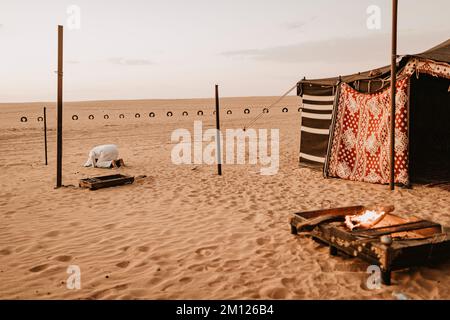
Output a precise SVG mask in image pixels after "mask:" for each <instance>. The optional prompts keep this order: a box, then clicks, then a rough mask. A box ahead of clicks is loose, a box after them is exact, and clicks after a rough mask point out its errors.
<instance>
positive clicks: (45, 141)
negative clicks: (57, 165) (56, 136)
mask: <svg viewBox="0 0 450 320" xmlns="http://www.w3.org/2000/svg"><path fill="white" fill-rule="evenodd" d="M44 149H45V165H48V157H47V108H46V107H44Z"/></svg>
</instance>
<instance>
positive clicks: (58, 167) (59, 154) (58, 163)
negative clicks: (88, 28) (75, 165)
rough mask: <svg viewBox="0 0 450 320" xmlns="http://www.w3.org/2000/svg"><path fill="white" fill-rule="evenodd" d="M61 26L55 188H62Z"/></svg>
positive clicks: (59, 32) (60, 29) (61, 30)
mask: <svg viewBox="0 0 450 320" xmlns="http://www.w3.org/2000/svg"><path fill="white" fill-rule="evenodd" d="M63 31H64V30H63V26H58V101H57V118H58V119H57V121H58V129H57V134H58V140H57V152H56V187H57V188H60V187H62V146H63V141H62V122H63V121H62V119H63V114H62V113H63Z"/></svg>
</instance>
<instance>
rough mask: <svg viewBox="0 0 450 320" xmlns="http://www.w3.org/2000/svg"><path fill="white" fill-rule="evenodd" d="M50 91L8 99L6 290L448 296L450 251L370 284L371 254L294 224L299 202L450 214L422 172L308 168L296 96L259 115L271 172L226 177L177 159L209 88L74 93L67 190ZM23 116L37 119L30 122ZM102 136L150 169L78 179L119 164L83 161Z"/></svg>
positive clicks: (30, 293) (48, 294)
mask: <svg viewBox="0 0 450 320" xmlns="http://www.w3.org/2000/svg"><path fill="white" fill-rule="evenodd" d="M271 101H273V98H270V97H263V98H226V99H223V100H222V103H221V105H222V113H221V117H222V126H223V128H239V127H242V125H243V124H245V123H246V122H247V121H249V120H250V119H252V118H253V117H254V116H256V114H258V113H259V112H260V111H261V110H262V109H263V107H265V106H268V105H269V104H270V102H271ZM43 105H44V104H8V105H5V104H3V105H0V115H1V117H0V150H1V151H2V152H1V153H0V168H1V171H0V190H1V191H0V218H1V220H2V223H1V224H0V298H2V299H17V298H24V299H33V298H39V299H56V298H58V299H380V298H383V299H395V293H399V292H401V293H403V294H405V295H406V296H407V297H409V298H412V299H448V298H450V268H449V267H450V264H449V263H444V264H439V265H436V266H427V267H420V268H411V269H406V270H401V271H398V272H394V273H393V285H392V286H390V287H386V286H383V287H382V289H380V290H369V289H368V288H367V287H366V285H365V283H366V279H367V277H368V274H367V273H366V269H367V266H368V265H367V264H365V263H363V262H361V261H360V260H355V259H349V258H344V257H336V258H332V259H330V258H329V255H328V249H327V248H326V247H323V246H321V245H319V244H317V243H315V242H314V241H312V240H310V239H308V238H302V237H294V236H292V235H291V234H290V232H289V225H288V222H287V221H288V217H289V215H290V214H291V213H293V212H296V211H300V210H310V209H318V208H323V207H329V206H343V205H356V204H371V203H374V204H380V203H381V204H394V205H395V206H396V212H397V213H398V214H399V215H403V216H410V215H415V216H418V217H421V218H425V219H430V220H434V221H437V222H440V223H442V224H444V225H450V216H449V214H448V212H449V209H450V202H449V192H448V191H445V190H441V189H438V188H432V189H431V188H425V187H423V186H415V187H414V188H413V189H397V190H396V191H395V192H390V191H389V190H388V188H387V187H386V186H380V185H371V184H365V183H354V182H346V181H343V180H337V179H329V180H324V179H323V178H322V174H321V173H320V172H316V171H312V170H310V169H306V168H299V167H298V164H297V162H298V161H297V156H298V148H299V116H298V112H297V109H298V101H297V98H296V97H288V99H287V100H285V102H284V103H282V104H281V107H284V106H286V107H288V109H289V112H287V113H283V112H282V111H281V107H276V108H274V109H272V110H270V113H269V114H266V115H264V116H263V117H262V118H261V119H260V120H259V121H258V122H256V124H255V126H256V127H257V128H258V127H259V128H269V129H270V128H279V129H280V130H281V131H280V132H281V134H280V142H281V146H280V148H281V149H280V155H281V159H280V171H279V173H278V174H277V175H274V176H261V175H260V174H259V173H258V169H259V167H258V166H252V165H248V164H247V165H225V166H224V175H223V176H222V177H218V176H216V174H215V173H216V171H215V170H216V168H215V167H214V166H207V165H184V166H183V165H182V166H176V165H174V164H172V162H171V161H170V153H171V149H172V147H173V144H172V143H171V141H170V135H171V132H172V131H173V130H174V129H176V128H187V129H190V130H192V126H193V121H194V120H203V121H204V126H205V127H213V125H214V117H213V115H212V112H213V110H214V109H213V105H214V104H213V101H212V100H208V99H198V100H163V101H109V102H107V101H105V102H80V103H75V102H74V103H66V104H65V110H64V139H65V141H64V171H63V183H64V184H65V185H66V187H64V188H61V189H57V190H55V189H54V185H55V172H56V169H55V167H56V166H55V159H56V154H55V152H56V144H55V141H56V135H55V134H56V132H55V108H54V104H47V107H48V112H49V114H48V120H49V160H50V163H49V166H44V165H43V161H44V154H43V135H42V122H38V121H37V118H38V117H39V116H40V115H41V109H42V106H43ZM245 108H249V109H250V111H251V112H250V114H249V115H245V114H244V112H243V110H244V109H245ZM198 110H202V111H203V112H204V115H203V116H197V115H196V113H197V111H198ZM227 110H231V111H232V114H231V115H227V114H226V111H227ZM168 111H171V112H173V116H172V117H167V116H166V113H167V112H168ZM183 111H188V113H189V115H188V116H183V115H182V112H183ZM150 112H154V113H155V117H154V118H150V117H149V113H150ZM136 113H139V114H140V116H141V117H140V118H136V117H135V114H136ZM91 114H92V115H93V116H94V119H93V120H89V115H91ZM105 114H108V116H109V119H104V115H105ZM120 114H124V118H123V119H121V118H119V115H120ZM73 115H77V116H78V120H77V121H74V120H72V116H73ZM22 116H26V117H27V119H28V121H27V122H24V123H22V122H20V118H21V117H22ZM102 143H115V144H117V145H118V146H119V147H120V152H121V156H122V157H123V158H124V160H125V163H126V164H127V166H126V167H125V168H121V169H114V170H112V171H113V172H120V173H125V174H130V175H134V176H146V177H141V178H138V179H137V181H136V182H135V183H134V184H133V185H130V186H124V187H118V188H111V189H103V190H98V191H95V192H94V191H89V190H83V189H79V188H78V187H77V185H78V180H79V179H81V178H84V177H88V176H94V175H100V174H106V173H109V172H111V171H108V170H104V169H103V170H102V169H92V168H83V167H82V166H81V165H82V164H83V163H84V161H85V160H86V157H87V153H88V151H89V150H90V148H91V147H93V146H95V145H98V144H102ZM69 265H78V266H79V267H80V269H81V286H82V288H81V289H80V290H69V289H67V288H66V281H67V278H68V276H69V275H68V274H67V273H66V270H67V267H68V266H69Z"/></svg>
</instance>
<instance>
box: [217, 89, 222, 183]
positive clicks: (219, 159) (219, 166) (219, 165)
mask: <svg viewBox="0 0 450 320" xmlns="http://www.w3.org/2000/svg"><path fill="white" fill-rule="evenodd" d="M216 129H217V137H216V140H217V174H218V175H219V176H221V175H222V151H221V148H220V117H219V86H218V85H217V84H216Z"/></svg>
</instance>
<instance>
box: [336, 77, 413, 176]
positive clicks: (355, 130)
mask: <svg viewBox="0 0 450 320" xmlns="http://www.w3.org/2000/svg"><path fill="white" fill-rule="evenodd" d="M408 81H409V78H404V79H402V80H399V81H398V82H397V93H396V112H395V182H396V183H403V184H408V182H409V175H408V118H407V117H408V103H407V102H408V96H407V92H408ZM390 100H391V99H390V88H388V89H385V90H384V91H382V92H379V93H374V94H363V93H359V92H358V91H356V90H354V89H353V88H351V87H350V86H349V85H347V84H345V83H342V84H341V87H340V96H339V102H338V106H337V115H336V125H335V128H334V137H333V141H332V147H331V153H330V160H329V167H328V175H329V176H332V177H339V178H342V179H348V180H353V181H364V182H371V183H382V184H385V183H389V172H390V170H389V154H390V148H389V144H390Z"/></svg>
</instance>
